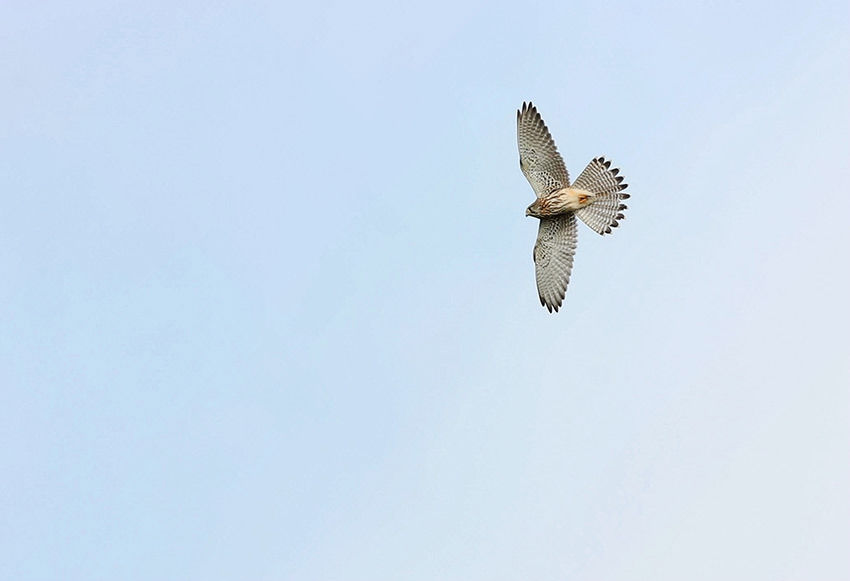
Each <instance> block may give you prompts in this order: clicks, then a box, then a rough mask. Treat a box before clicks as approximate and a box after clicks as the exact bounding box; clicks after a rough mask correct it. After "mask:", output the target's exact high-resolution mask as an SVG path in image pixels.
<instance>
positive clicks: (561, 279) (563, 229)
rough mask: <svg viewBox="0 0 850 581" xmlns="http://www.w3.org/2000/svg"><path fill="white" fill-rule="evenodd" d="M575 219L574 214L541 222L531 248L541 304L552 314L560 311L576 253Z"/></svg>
mask: <svg viewBox="0 0 850 581" xmlns="http://www.w3.org/2000/svg"><path fill="white" fill-rule="evenodd" d="M577 241H578V237H577V235H576V216H575V214H574V213H573V212H570V213H568V214H560V215H558V216H554V217H552V218H542V219H541V220H540V229H539V230H538V231H537V242H536V243H535V244H534V267H535V272H536V275H537V294H538V295H539V296H540V304H541V305H543V306H544V307H546V308H547V309H549V312H550V313H551V312H552V310H553V309H554V310H555V312H557V311H558V309H559V308H560V307H561V303H562V302H563V301H564V294H566V292H567V285H568V284H569V282H570V273H571V272H572V270H573V256H574V255H575V253H576V244H577Z"/></svg>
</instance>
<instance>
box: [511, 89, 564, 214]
mask: <svg viewBox="0 0 850 581" xmlns="http://www.w3.org/2000/svg"><path fill="white" fill-rule="evenodd" d="M516 137H517V145H518V146H519V167H520V168H521V169H522V173H523V174H525V177H526V179H527V180H528V183H530V184H531V187H532V189H533V190H534V193H535V194H536V195H537V197H538V198H541V197H543V196H545V195H546V194H549V193H551V192H553V191H555V190H558V189H561V188H566V187H568V186H569V185H570V176H569V174H568V173H567V168H566V166H565V165H564V160H563V159H562V158H561V154H560V153H558V148H557V147H556V146H555V141H554V140H553V139H552V136H551V135H550V134H549V130H548V129H547V128H546V124H545V123H544V122H543V119H542V118H541V117H540V113H538V112H537V108H536V107H535V106H534V105H532V104H531V103H528V104H526V103H523V104H522V109H520V110H518V111H517V112H516Z"/></svg>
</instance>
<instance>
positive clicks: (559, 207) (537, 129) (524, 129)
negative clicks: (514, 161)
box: [517, 102, 629, 313]
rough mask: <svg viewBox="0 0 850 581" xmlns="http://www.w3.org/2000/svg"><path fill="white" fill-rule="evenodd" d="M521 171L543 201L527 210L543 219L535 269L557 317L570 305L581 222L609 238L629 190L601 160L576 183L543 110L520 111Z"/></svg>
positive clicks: (540, 292)
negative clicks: (565, 302)
mask: <svg viewBox="0 0 850 581" xmlns="http://www.w3.org/2000/svg"><path fill="white" fill-rule="evenodd" d="M517 145H518V147H519V165H520V169H522V173H523V174H524V175H525V177H526V179H528V183H530V184H531V188H532V189H533V190H534V194H535V196H536V197H537V199H536V200H535V201H534V202H533V203H532V204H531V205H530V206H529V207H528V209H527V210H526V215H527V216H533V217H535V218H539V219H540V228H539V229H538V232H537V242H536V243H535V245H534V265H535V275H536V278H537V294H538V295H539V297H540V304H542V305H543V306H545V307H546V308H547V309H549V312H550V313H551V312H552V311H553V310H554V311H557V310H558V309H559V308H560V307H561V304H562V303H563V300H564V295H565V294H566V292H567V285H568V284H569V282H570V274H571V273H572V267H573V256H574V255H575V250H576V244H577V242H578V235H577V228H576V216H578V217H579V218H580V219H581V220H582V222H584V223H585V224H587V225H588V227H590V228H591V229H592V230H594V231H595V232H597V233H599V234H608V233H610V232H611V229H612V228H616V227H617V226H618V225H619V220H622V219H623V218H624V215H623V211H624V210H625V209H626V205H625V204H623V203H622V200H625V199H627V198H628V197H629V194H627V193H625V189H626V187H627V184H624V183H623V177H622V176H620V175H618V174H619V170H618V169H617V168H613V169H612V168H611V162H610V161H607V160H606V159H605V158H604V157H597V158H595V159H594V160H593V161H591V162H590V163H589V164H588V165H587V167H586V168H584V171H582V172H581V175H579V177H578V179H576V181H575V183H574V184H572V185H570V177H569V173H568V172H567V168H566V166H565V165H564V160H563V159H562V158H561V154H560V153H558V148H557V147H556V146H555V141H554V140H553V139H552V136H551V135H550V134H549V130H548V129H547V127H546V124H545V123H544V122H543V119H542V118H541V117H540V113H538V112H537V108H536V107H535V106H534V105H533V104H532V103H531V102H529V103H523V104H522V108H521V109H519V110H518V111H517Z"/></svg>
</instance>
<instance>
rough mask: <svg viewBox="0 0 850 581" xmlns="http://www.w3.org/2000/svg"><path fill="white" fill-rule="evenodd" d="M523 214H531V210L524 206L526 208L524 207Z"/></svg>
mask: <svg viewBox="0 0 850 581" xmlns="http://www.w3.org/2000/svg"><path fill="white" fill-rule="evenodd" d="M525 215H526V216H531V210H529V209H528V208H526V209H525Z"/></svg>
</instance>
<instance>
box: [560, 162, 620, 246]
mask: <svg viewBox="0 0 850 581" xmlns="http://www.w3.org/2000/svg"><path fill="white" fill-rule="evenodd" d="M619 173H620V170H619V169H617V168H613V169H612V168H611V162H610V161H607V160H606V159H605V158H604V157H597V158H595V159H594V160H593V161H591V162H590V163H589V164H587V167H586V168H584V171H583V172H581V175H580V176H578V179H576V181H575V183H573V185H572V187H574V188H580V189H582V190H587V191H588V192H590V193H592V194H594V195H595V196H596V198H595V199H594V200H593V203H591V204H590V205H588V206H585V207H584V208H581V209H580V210H576V216H578V217H579V218H581V221H582V222H584V223H585V224H587V225H588V226H589V227H590V228H591V229H593V230H594V231H595V232H597V233H599V234H610V233H611V228H616V227H617V226H618V225H619V222H618V220H622V219H623V218H624V217H625V216H624V215H623V211H624V210H625V209H626V205H625V204H623V203H622V200H627V199H628V198H629V194H627V193H625V189H626V188H627V187H628V184H624V183H623V176H621V175H617V174H619Z"/></svg>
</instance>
